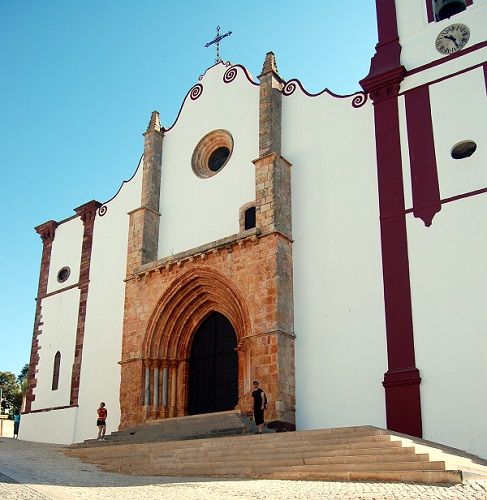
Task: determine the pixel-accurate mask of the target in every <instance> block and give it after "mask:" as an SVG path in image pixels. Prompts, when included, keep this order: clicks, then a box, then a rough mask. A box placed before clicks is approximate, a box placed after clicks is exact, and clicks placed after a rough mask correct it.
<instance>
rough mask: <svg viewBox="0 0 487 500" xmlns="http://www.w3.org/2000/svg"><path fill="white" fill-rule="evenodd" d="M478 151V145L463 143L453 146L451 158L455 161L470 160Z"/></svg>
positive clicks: (468, 142) (469, 142)
mask: <svg viewBox="0 0 487 500" xmlns="http://www.w3.org/2000/svg"><path fill="white" fill-rule="evenodd" d="M476 149H477V144H475V142H473V141H462V142H459V143H458V144H456V145H455V146H453V149H452V150H451V157H452V158H453V159H454V160H461V159H462V158H468V157H469V156H472V155H473V154H474V153H475V150H476Z"/></svg>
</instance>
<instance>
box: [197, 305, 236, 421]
mask: <svg viewBox="0 0 487 500" xmlns="http://www.w3.org/2000/svg"><path fill="white" fill-rule="evenodd" d="M236 347H237V335H236V334H235V330H234V328H233V326H232V324H231V323H230V321H228V319H227V318H225V316H223V315H222V314H220V313H217V312H213V313H211V314H210V315H209V316H208V317H207V318H206V319H205V320H204V321H203V323H201V325H200V326H199V328H198V330H197V331H196V332H195V334H194V336H193V341H192V345H191V354H190V358H189V384H188V385H189V387H188V413H189V414H190V415H195V414H199V413H213V412H217V411H225V410H233V409H234V408H235V406H236V405H237V403H238V355H237V351H236V350H235V349H236Z"/></svg>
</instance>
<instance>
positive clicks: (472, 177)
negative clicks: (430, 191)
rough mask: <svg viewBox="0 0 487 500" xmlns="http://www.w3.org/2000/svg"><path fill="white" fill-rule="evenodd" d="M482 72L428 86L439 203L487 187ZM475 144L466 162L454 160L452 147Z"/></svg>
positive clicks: (486, 113)
mask: <svg viewBox="0 0 487 500" xmlns="http://www.w3.org/2000/svg"><path fill="white" fill-rule="evenodd" d="M485 91H486V89H485V79H484V72H483V68H481V67H480V68H477V69H475V70H472V71H469V72H467V73H463V74H461V75H458V76H456V77H453V78H449V79H448V80H444V81H442V82H440V83H437V84H435V85H431V86H430V100H431V114H432V118H433V135H434V140H435V149H436V161H437V163H438V178H439V185H440V195H441V198H442V199H445V198H450V197H452V196H457V195H460V194H464V193H468V192H470V191H475V190H477V189H482V188H485V187H487V168H486V165H487V127H486V121H487V99H486V98H485ZM464 140H472V141H474V142H475V143H476V144H477V151H476V152H475V153H474V154H473V155H472V156H471V157H469V158H464V159H461V160H454V159H453V158H452V157H451V150H452V148H453V146H454V145H455V144H457V143H459V142H461V141H464Z"/></svg>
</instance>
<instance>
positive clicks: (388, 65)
mask: <svg viewBox="0 0 487 500" xmlns="http://www.w3.org/2000/svg"><path fill="white" fill-rule="evenodd" d="M376 8H377V21H378V23H377V24H378V32H379V43H378V44H377V46H376V54H375V55H374V57H373V58H372V61H371V67H370V72H369V74H368V76H367V77H366V78H364V80H362V81H361V82H360V83H361V85H362V87H363V88H364V90H366V91H367V92H369V93H370V97H371V99H372V100H373V102H374V119H375V137H376V155H377V178H378V187H379V210H380V227H381V247H382V272H383V280H384V300H385V316H386V337H387V357H388V371H387V373H385V375H384V381H383V385H384V388H385V397H386V417H387V427H388V428H389V429H391V430H396V431H399V432H404V433H406V434H411V435H414V436H421V435H422V424H421V401H420V391H419V384H420V381H421V378H420V374H419V370H418V369H417V368H416V366H415V355H414V335H413V324H412V308H411V289H410V280H409V261H408V248H407V232H406V219H405V214H404V210H405V207H404V188H403V178H402V159H401V143H400V134H399V112H398V93H399V87H400V84H401V81H402V79H403V78H404V74H405V72H406V71H405V69H404V67H403V66H401V63H400V54H401V46H400V44H399V38H398V33H397V20H396V11H395V3H394V1H392V0H376Z"/></svg>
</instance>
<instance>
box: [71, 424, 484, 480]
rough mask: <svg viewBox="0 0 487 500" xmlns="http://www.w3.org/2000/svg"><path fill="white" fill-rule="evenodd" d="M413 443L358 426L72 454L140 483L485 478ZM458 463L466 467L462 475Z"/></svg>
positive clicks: (467, 460) (477, 466)
mask: <svg viewBox="0 0 487 500" xmlns="http://www.w3.org/2000/svg"><path fill="white" fill-rule="evenodd" d="M409 438H410V437H409ZM409 438H408V437H403V436H397V435H395V434H394V433H390V432H388V431H385V430H383V429H378V428H374V427H370V426H360V427H356V428H344V429H327V430H323V431H320V430H311V431H300V432H289V433H280V434H268V435H259V436H254V435H246V436H231V437H218V438H212V439H211V438H203V439H195V440H179V441H171V442H169V441H158V442H149V443H146V444H127V443H120V444H117V445H116V446H106V445H104V443H99V446H97V447H96V448H90V447H84V448H78V449H76V448H73V449H70V450H68V451H67V454H71V455H75V456H78V457H80V458H81V459H82V460H85V461H88V462H91V463H97V464H98V465H100V466H101V467H102V468H103V469H104V470H107V471H113V472H122V473H126V474H139V475H169V476H201V477H207V476H211V477H242V478H252V477H254V478H259V477H262V478H279V479H318V480H346V481H349V480H357V481H358V480H367V481H416V482H423V483H438V482H440V483H441V482H444V483H458V482H460V481H461V480H462V474H463V473H465V474H467V473H472V474H477V475H478V476H479V477H483V478H487V467H486V466H484V465H483V463H482V461H480V459H479V460H478V461H476V460H475V457H472V456H466V454H465V456H456V455H454V454H453V453H452V450H451V449H447V450H445V449H444V448H443V447H441V446H439V445H438V446H436V447H435V446H430V447H428V446H426V444H425V443H424V442H421V443H415V442H413V441H414V440H413V439H409ZM433 444H434V443H433ZM455 460H458V462H461V464H460V465H459V466H458V467H457V466H456V463H455ZM452 464H453V465H452ZM462 471H463V472H462Z"/></svg>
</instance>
